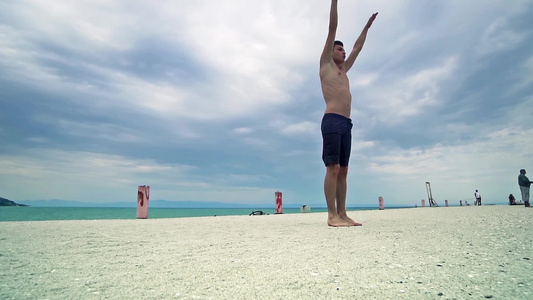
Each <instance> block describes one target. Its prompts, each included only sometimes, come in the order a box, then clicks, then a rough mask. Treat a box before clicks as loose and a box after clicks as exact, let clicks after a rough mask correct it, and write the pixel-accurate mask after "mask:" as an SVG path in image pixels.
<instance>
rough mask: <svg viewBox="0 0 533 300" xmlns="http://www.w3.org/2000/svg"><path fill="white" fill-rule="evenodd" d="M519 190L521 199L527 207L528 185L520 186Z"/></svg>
mask: <svg viewBox="0 0 533 300" xmlns="http://www.w3.org/2000/svg"><path fill="white" fill-rule="evenodd" d="M520 192H521V194H522V201H524V206H525V207H529V187H528V186H520Z"/></svg>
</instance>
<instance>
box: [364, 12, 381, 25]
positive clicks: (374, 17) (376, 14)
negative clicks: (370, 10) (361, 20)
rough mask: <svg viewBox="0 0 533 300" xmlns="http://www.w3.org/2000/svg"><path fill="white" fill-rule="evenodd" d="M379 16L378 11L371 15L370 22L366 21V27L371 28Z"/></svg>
mask: <svg viewBox="0 0 533 300" xmlns="http://www.w3.org/2000/svg"><path fill="white" fill-rule="evenodd" d="M377 16H378V13H375V14H372V16H371V17H370V19H368V22H366V26H365V27H366V28H370V26H372V23H373V22H374V20H375V19H376V17H377Z"/></svg>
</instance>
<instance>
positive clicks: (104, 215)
mask: <svg viewBox="0 0 533 300" xmlns="http://www.w3.org/2000/svg"><path fill="white" fill-rule="evenodd" d="M377 209H378V208H368V207H357V208H348V211H355V210H377ZM257 210H259V211H262V212H264V213H265V214H275V213H276V210H275V209H274V208H265V209H250V208H150V209H149V211H148V219H162V218H191V217H206V216H234V215H243V216H244V215H249V214H250V213H252V212H253V211H257ZM317 212H327V209H326V208H312V209H311V213H317ZM283 213H284V214H296V213H301V212H300V208H283ZM136 218H137V208H123V207H120V208H119V207H117V208H113V207H111V208H110V207H32V206H2V207H0V222H2V221H52V220H105V219H136Z"/></svg>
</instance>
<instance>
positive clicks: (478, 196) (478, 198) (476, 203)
mask: <svg viewBox="0 0 533 300" xmlns="http://www.w3.org/2000/svg"><path fill="white" fill-rule="evenodd" d="M474 197H476V202H474V205H479V206H481V194H480V193H479V192H478V191H477V190H476V192H475V193H474Z"/></svg>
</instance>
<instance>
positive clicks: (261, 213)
mask: <svg viewBox="0 0 533 300" xmlns="http://www.w3.org/2000/svg"><path fill="white" fill-rule="evenodd" d="M262 215H266V213H265V212H264V211H262V210H255V211H252V213H250V216H262Z"/></svg>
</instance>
